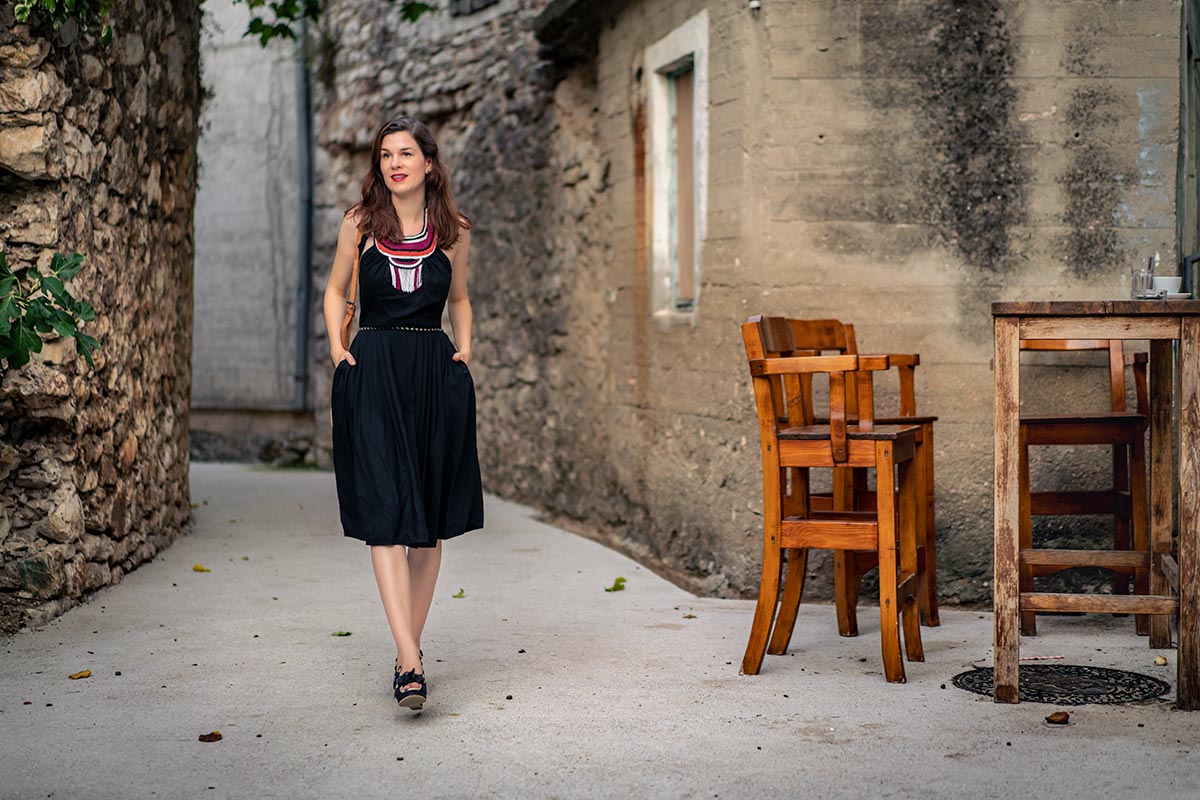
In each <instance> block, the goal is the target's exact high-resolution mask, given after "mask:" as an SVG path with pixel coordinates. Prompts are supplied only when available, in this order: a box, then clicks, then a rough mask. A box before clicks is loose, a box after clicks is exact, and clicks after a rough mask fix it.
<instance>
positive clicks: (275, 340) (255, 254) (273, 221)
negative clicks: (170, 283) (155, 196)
mask: <svg viewBox="0 0 1200 800" xmlns="http://www.w3.org/2000/svg"><path fill="white" fill-rule="evenodd" d="M249 18H250V15H249V13H248V12H247V10H246V8H245V7H244V6H235V5H233V4H232V3H211V4H208V5H206V6H205V18H204V28H203V34H202V38H201V49H200V63H201V68H202V73H201V76H202V77H201V79H202V81H203V84H204V87H205V90H206V92H207V93H208V94H209V100H208V102H206V103H205V106H204V111H203V114H202V115H201V118H200V125H201V134H200V143H199V146H198V154H197V155H198V158H199V161H200V177H199V187H198V188H197V192H196V330H195V340H194V341H195V344H194V348H193V361H194V368H195V377H196V379H195V382H194V385H193V392H192V404H193V405H194V406H195V407H197V408H201V409H260V410H261V409H281V408H282V409H287V408H290V407H291V404H292V392H293V380H292V376H293V373H294V372H295V357H296V355H295V354H296V323H297V318H298V315H297V313H296V287H297V285H298V280H297V265H296V249H297V227H298V225H297V214H298V208H299V199H298V196H299V188H298V187H299V184H298V178H297V176H298V174H299V150H298V148H297V141H296V125H297V121H296V106H295V101H296V75H295V59H294V53H295V46H294V45H293V44H292V43H291V42H289V41H280V40H276V41H275V42H273V43H272V44H271V45H270V46H269V47H267V48H266V49H264V48H263V47H262V46H260V45H259V42H258V39H257V38H255V37H246V38H243V36H242V34H243V33H244V32H245V30H246V25H247V23H248V21H249Z"/></svg>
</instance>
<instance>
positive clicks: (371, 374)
mask: <svg viewBox="0 0 1200 800" xmlns="http://www.w3.org/2000/svg"><path fill="white" fill-rule="evenodd" d="M470 228H471V223H470V220H468V219H467V217H465V216H464V215H462V214H460V213H459V211H458V209H457V207H456V206H455V204H454V198H453V194H452V192H451V190H450V175H449V172H448V171H447V169H446V165H445V163H444V162H443V161H442V158H441V156H440V155H439V154H438V146H437V142H435V141H434V138H433V135H432V134H431V133H430V132H429V129H428V128H427V127H425V125H423V124H422V123H420V122H417V121H415V120H411V119H406V118H404V117H401V118H398V119H394V120H392V121H390V122H387V123H385V124H384V125H383V126H382V127H380V129H379V132H378V133H377V134H376V135H375V145H374V149H373V151H372V153H371V170H370V172H369V173H368V174H367V176H366V178H365V179H364V180H363V183H362V200H361V201H360V202H359V203H358V204H357V205H355V206H354V207H353V208H351V209H350V210H349V211H348V212H346V216H345V218H344V219H343V220H342V226H341V230H340V231H339V233H338V244H337V254H336V255H335V256H334V259H333V269H332V271H331V273H330V276H329V284H328V286H326V288H325V326H326V329H327V330H328V332H329V342H330V356H331V357H332V358H333V363H334V364H335V365H336V366H335V368H334V372H333V389H332V396H331V403H330V407H331V412H332V417H333V464H334V472H335V475H336V480H337V494H338V505H339V507H340V512H341V521H342V530H343V533H344V534H345V535H346V536H349V537H353V538H355V539H361V540H363V541H364V542H366V543H367V544H368V545H369V546H370V547H371V564H372V566H373V567H374V570H375V580H376V582H377V583H378V585H379V594H380V597H381V598H382V599H383V609H384V612H385V613H386V614H387V620H388V624H389V626H390V627H391V630H392V636H393V637H394V638H395V640H396V652H397V656H396V669H395V674H394V675H393V681H392V689H393V692H394V694H395V697H396V701H397V702H398V703H399V704H400V705H401V706H403V707H405V708H411V709H414V710H419V709H421V708H422V707H423V706H424V703H425V700H426V697H427V689H426V683H425V674H424V665H423V664H422V663H421V659H422V653H421V631H422V629H423V628H424V627H425V618H426V616H427V615H428V614H429V605H430V603H431V602H432V600H433V589H434V585H435V584H436V583H437V576H438V568H439V567H440V566H441V558H442V540H443V539H449V538H451V537H452V536H458V535H460V534H462V533H465V532H467V531H470V530H475V529H477V528H481V527H483V492H482V488H481V484H480V479H479V458H478V455H477V453H476V450H475V389H474V384H473V382H472V380H471V373H470V370H469V369H468V368H467V364H468V363H469V362H470V360H471V302H470V300H469V299H468V298H467V252H468V248H469V247H470V241H471V239H470ZM356 253H357V254H358V257H359V266H358V270H359V287H360V292H361V297H360V299H359V306H360V309H361V314H360V318H359V332H358V334H357V335H356V336H355V337H354V341H353V343H352V344H351V345H350V349H349V350H347V349H345V348H343V347H342V344H341V340H340V337H339V328H340V325H341V321H342V318H343V316H344V314H345V309H346V294H347V291H348V289H349V286H350V281H351V277H352V273H353V267H354V259H355V254H356ZM447 298H448V299H449V307H450V324H451V325H452V326H453V328H454V339H455V342H457V347H456V346H455V344H453V343H451V341H450V339H449V338H448V337H447V336H446V334H445V333H444V332H443V331H442V327H441V318H442V310H443V308H444V307H445V306H446V303H447Z"/></svg>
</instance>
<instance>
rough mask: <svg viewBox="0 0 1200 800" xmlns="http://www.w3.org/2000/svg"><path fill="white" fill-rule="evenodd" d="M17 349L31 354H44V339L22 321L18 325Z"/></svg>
mask: <svg viewBox="0 0 1200 800" xmlns="http://www.w3.org/2000/svg"><path fill="white" fill-rule="evenodd" d="M15 331H16V334H17V347H19V348H23V349H25V350H28V351H29V352H31V353H40V352H42V337H40V336H38V335H37V333H36V332H35V331H32V330H30V329H29V326H28V325H25V324H22V322H21V321H20V320H18V321H17V325H16V329H15Z"/></svg>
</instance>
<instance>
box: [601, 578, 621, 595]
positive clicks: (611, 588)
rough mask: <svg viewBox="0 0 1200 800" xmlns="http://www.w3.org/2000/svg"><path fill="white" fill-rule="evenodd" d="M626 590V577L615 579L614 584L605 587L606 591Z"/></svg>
mask: <svg viewBox="0 0 1200 800" xmlns="http://www.w3.org/2000/svg"><path fill="white" fill-rule="evenodd" d="M624 590H625V579H624V578H617V579H616V580H615V581H613V585H612V586H605V587H604V591H606V592H621V591H624Z"/></svg>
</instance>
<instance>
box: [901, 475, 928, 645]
mask: <svg viewBox="0 0 1200 800" xmlns="http://www.w3.org/2000/svg"><path fill="white" fill-rule="evenodd" d="M918 459H919V456H917V457H915V458H912V459H906V460H905V461H902V462H901V463H900V464H898V465H897V466H898V467H899V469H900V559H899V560H900V580H901V581H903V584H902V585H903V589H902V590H901V591H900V603H901V605H900V609H901V615H902V617H903V620H904V652H905V655H906V656H908V660H909V661H924V660H925V650H924V648H922V646H921V616H920V611H919V607H920V601H919V599H918V598H919V596H920V594H921V588H922V587H921V585H920V581H919V576H920V573H919V572H918V564H917V535H918V532H920V534H921V535H922V536H923V535H924V533H925V530H924V528H922V527H920V526H919V523H920V522H922V521H923V519H922V515H921V514H920V513H919V509H920V507H921V505H922V503H923V501H924V496H923V495H922V496H920V497H918V494H917V486H918V484H919V480H918V478H919V476H920V473H921V470H922V468H923V467H922V464H921V462H920V461H919V460H918Z"/></svg>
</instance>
